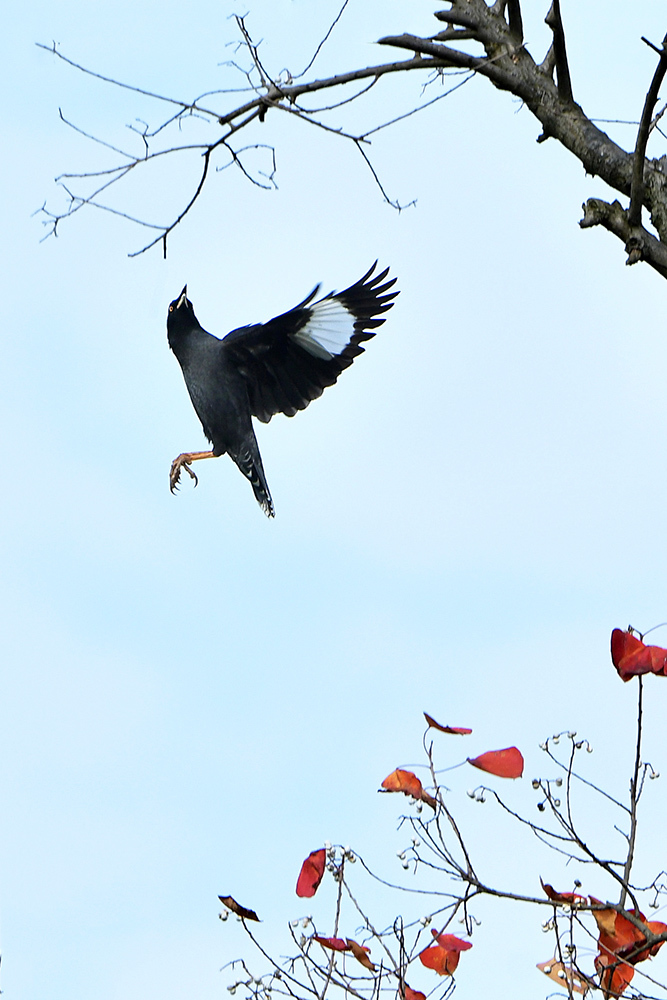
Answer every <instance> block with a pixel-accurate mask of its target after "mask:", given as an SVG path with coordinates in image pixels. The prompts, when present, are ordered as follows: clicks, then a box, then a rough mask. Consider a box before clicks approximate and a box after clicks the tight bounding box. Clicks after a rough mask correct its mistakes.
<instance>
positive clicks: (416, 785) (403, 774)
mask: <svg viewBox="0 0 667 1000" xmlns="http://www.w3.org/2000/svg"><path fill="white" fill-rule="evenodd" d="M382 787H383V788H385V789H386V790H387V791H388V792H403V793H404V794H405V795H411V796H412V797H413V799H420V798H421V797H422V783H421V781H420V780H419V778H418V777H417V775H416V774H413V773H412V771H401V769H400V768H398V767H397V768H396V770H395V771H392V772H391V774H388V775H387V777H386V778H385V779H384V781H383V782H382Z"/></svg>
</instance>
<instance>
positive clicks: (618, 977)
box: [595, 954, 635, 1000]
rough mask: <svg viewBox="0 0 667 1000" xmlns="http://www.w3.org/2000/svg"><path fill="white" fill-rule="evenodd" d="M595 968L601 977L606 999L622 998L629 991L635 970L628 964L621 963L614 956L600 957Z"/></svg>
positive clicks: (596, 960)
mask: <svg viewBox="0 0 667 1000" xmlns="http://www.w3.org/2000/svg"><path fill="white" fill-rule="evenodd" d="M595 968H596V969H597V971H598V973H599V975H600V988H601V990H602V993H603V995H604V997H605V1000H609V998H610V997H620V995H621V994H622V993H623V992H624V990H626V989H627V987H628V986H629V984H630V981H631V979H632V977H633V976H634V974H635V970H634V969H633V968H632V966H631V965H628V964H627V962H621V961H620V960H619V959H617V958H615V957H614V956H613V955H604V954H602V955H598V956H597V958H596V959H595Z"/></svg>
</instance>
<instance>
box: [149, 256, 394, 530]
mask: <svg viewBox="0 0 667 1000" xmlns="http://www.w3.org/2000/svg"><path fill="white" fill-rule="evenodd" d="M376 265H377V261H376V262H375V264H373V266H372V267H371V269H370V270H369V271H368V272H367V273H366V274H365V275H364V276H363V278H360V279H359V281H357V282H356V284H354V285H351V286H350V287H349V288H346V289H345V291H344V292H331V294H329V295H325V296H324V298H322V299H318V300H317V301H316V302H313V299H314V298H315V296H316V295H317V293H318V291H319V288H320V286H319V285H317V287H316V288H315V289H314V290H313V291H312V292H311V293H310V295H309V296H308V297H307V298H305V299H304V300H303V302H300V303H299V305H298V306H295V308H294V309H290V311H289V312H286V313H283V314H282V316H276V317H275V318H274V319H271V320H269V322H268V323H257V324H255V325H254V326H242V327H240V328H239V329H238V330H232V332H231V333H228V334H227V336H226V337H224V338H223V339H222V340H220V339H219V338H218V337H214V336H213V335H212V334H210V333H207V332H206V330H204V329H203V327H202V326H201V325H200V323H199V321H198V319H197V317H196V316H195V314H194V310H193V308H192V303H191V302H190V300H189V298H188V297H187V290H188V286H187V285H186V286H185V288H184V289H183V291H182V292H181V294H180V296H179V297H178V298H177V299H174V301H173V302H172V303H171V305H170V306H169V313H168V315H167V338H168V340H169V346H170V347H171V349H172V351H173V352H174V354H175V355H176V357H177V358H178V361H179V364H180V366H181V368H182V369H183V377H184V379H185V384H186V386H187V389H188V392H189V393H190V399H191V400H192V405H193V406H194V408H195V410H196V412H197V416H198V417H199V419H200V420H201V422H202V426H203V428H204V434H205V435H206V437H207V438H208V440H209V441H210V442H211V444H212V445H213V447H212V449H211V451H191V452H184V453H183V454H182V455H179V456H178V458H176V459H174V461H173V462H172V465H171V471H170V473H169V486H170V489H171V491H172V493H173V492H174V490H175V489H176V486H177V484H178V481H179V479H180V475H181V469H185V471H186V472H187V473H188V474H189V475H190V476H191V477H192V479H194V481H195V486H196V485H197V477H196V475H195V474H194V472H193V471H192V469H191V468H190V463H191V462H196V461H199V460H200V459H202V458H217V457H218V456H219V455H224V454H225V453H227V454H228V455H229V456H230V458H232V459H233V460H234V461H235V462H236V464H237V465H238V467H239V469H240V470H241V472H242V473H243V475H244V476H245V477H246V478H247V479H249V480H250V485H251V486H252V489H253V492H254V494H255V498H256V500H257V502H258V503H259V505H260V506H261V508H262V510H263V511H264V513H265V514H266V515H267V517H273V516H274V509H273V501H272V500H271V494H270V493H269V487H268V484H267V481H266V476H265V475H264V468H263V466H262V459H261V457H260V454H259V448H258V447H257V440H256V438H255V432H254V430H253V425H252V419H251V418H252V417H257V419H258V420H261V421H262V422H263V423H265V424H266V423H268V422H269V420H270V419H271V417H272V416H273V415H274V413H285V414H286V415H287V416H288V417H293V416H294V414H295V413H296V412H297V410H304V409H305V408H306V407H307V406H308V404H309V403H310V401H311V400H312V399H317V397H318V396H321V395H322V393H323V392H324V390H325V389H326V387H327V386H328V385H333V384H334V382H336V381H337V379H338V376H339V375H340V373H341V372H342V371H343V370H344V369H345V368H349V366H350V365H351V364H352V362H353V361H354V359H355V358H356V357H357V355H359V354H362V353H363V351H364V348H363V347H362V346H361V343H362V341H364V340H370V338H371V337H374V336H375V330H376V329H377V327H379V326H381V325H382V324H383V323H384V318H381V319H380V318H376V317H379V316H380V314H381V313H384V312H386V311H387V310H388V309H391V307H392V306H393V304H394V303H393V301H392V300H393V299H394V298H395V297H396V296H397V295H398V292H389V291H388V290H389V289H390V288H391V287H392V286H393V285H394V284H395V282H396V279H395V278H394V279H393V280H390V281H385V280H384V279H385V278H386V277H387V274H388V272H389V268H386V269H385V270H384V271H381V272H380V273H379V274H375V273H374V272H375V267H376Z"/></svg>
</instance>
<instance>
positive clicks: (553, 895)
mask: <svg viewBox="0 0 667 1000" xmlns="http://www.w3.org/2000/svg"><path fill="white" fill-rule="evenodd" d="M540 882H541V883H542V888H543V889H544V891H545V892H546V894H547V896H548V897H549V899H551V900H553V902H554V903H570V904H572V903H576V902H577V900H578V899H580V900H581V901H582V902H584V901H585V899H586V897H585V896H579V895H578V894H577V893H576V892H557V891H556V889H554V887H553V886H552V885H549V883H548V882H543V881H542V879H540Z"/></svg>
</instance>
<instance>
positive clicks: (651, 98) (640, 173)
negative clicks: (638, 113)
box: [628, 35, 667, 227]
mask: <svg viewBox="0 0 667 1000" xmlns="http://www.w3.org/2000/svg"><path fill="white" fill-rule="evenodd" d="M665 43H667V35H665V37H664V39H663V41H662V52H661V53H660V59H659V61H658V65H657V67H656V71H655V73H654V74H653V79H652V80H651V86H650V87H649V89H648V93H647V95H646V100H645V102H644V110H643V112H642V117H641V121H640V123H639V131H638V133H637V143H636V145H635V155H634V163H633V169H632V186H631V191H630V211H629V212H628V222H629V223H630V225H631V226H633V227H634V226H640V225H641V221H642V206H643V204H644V188H645V185H644V162H645V157H646V145H647V143H648V136H649V131H650V128H651V119H652V117H653V109H654V108H655V105H656V103H657V100H658V93H659V92H660V87H661V86H662V81H663V80H664V78H665V73H667V48H666V47H665ZM651 48H655V46H651Z"/></svg>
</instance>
